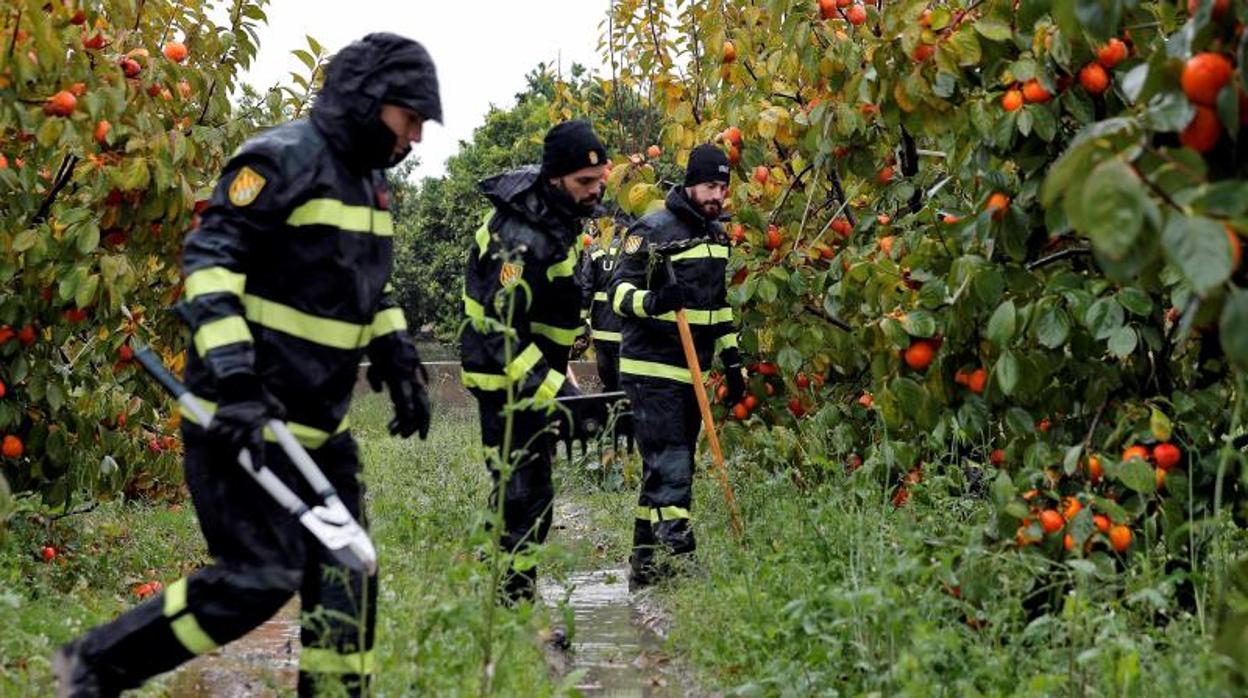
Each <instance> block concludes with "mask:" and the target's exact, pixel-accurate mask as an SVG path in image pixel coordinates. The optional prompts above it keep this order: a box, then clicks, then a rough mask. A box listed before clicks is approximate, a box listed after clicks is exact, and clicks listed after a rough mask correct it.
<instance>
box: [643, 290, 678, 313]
mask: <svg viewBox="0 0 1248 698" xmlns="http://www.w3.org/2000/svg"><path fill="white" fill-rule="evenodd" d="M683 307H685V292H684V290H682V289H681V287H680V284H672V283H669V284H664V285H663V286H662V287H661V288H658V289H656V290H654V291H651V292H650V293H648V294H646V313H648V314H649V315H652V316H653V315H662V314H664V313H670V312H672V311H674V310H679V309H680V308H683Z"/></svg>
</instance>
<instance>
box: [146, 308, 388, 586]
mask: <svg viewBox="0 0 1248 698" xmlns="http://www.w3.org/2000/svg"><path fill="white" fill-rule="evenodd" d="M126 315H127V316H129V313H128V312H127V313H126ZM130 344H131V348H132V349H134V358H135V360H136V361H138V362H139V365H141V366H142V367H143V369H144V370H145V371H147V373H148V375H150V376H151V377H152V378H154V379H156V382H158V383H160V385H161V387H163V388H164V389H165V390H166V391H168V392H169V394H170V395H172V396H173V397H174V398H175V399H176V400H177V401H178V403H179V404H180V405H182V407H183V408H184V409H186V411H187V412H189V413H190V414H191V416H192V417H194V418H195V421H196V422H198V423H199V424H200V425H201V426H203V427H204V428H207V427H208V424H209V422H211V421H212V416H211V415H210V414H208V411H207V410H206V409H204V406H203V405H201V404H200V403H199V400H198V399H197V398H196V397H195V396H194V395H192V394H191V392H190V391H189V390H187V389H186V386H185V385H183V384H182V383H181V382H180V381H179V380H178V379H177V378H175V377H174V375H173V374H172V373H171V372H170V371H169V369H168V368H165V365H164V363H162V362H161V360H160V357H159V356H157V355H156V353H155V352H153V351H152V350H151V349H150V348H149V347H147V346H146V345H144V344H143V343H142V342H140V341H138V340H137V339H132V340H131V342H130ZM266 426H267V427H268V429H269V431H271V432H273V435H274V436H275V437H277V442H278V443H279V444H280V445H281V447H282V450H283V451H285V452H286V455H287V456H288V457H289V458H290V460H291V462H293V463H294V464H295V468H296V469H297V470H298V471H299V473H300V474H301V475H302V476H303V477H304V479H305V480H307V481H308V484H309V485H311V486H312V490H313V491H314V492H316V495H317V497H319V498H320V499H321V500H322V502H324V503H323V504H318V505H312V506H310V505H308V504H307V503H306V502H304V501H303V499H301V498H300V497H299V495H297V494H295V493H294V492H293V491H292V490H291V489H290V488H289V487H287V486H286V483H284V482H282V481H281V479H280V478H278V476H277V474H276V473H274V472H273V471H272V470H270V469H269V468H267V467H265V466H264V465H261V466H260V467H255V466H254V465H253V463H252V461H251V453H250V452H248V451H247V450H246V449H243V450H241V451H239V453H238V464H239V466H241V467H242V468H243V470H245V471H247V474H248V475H250V476H251V477H252V479H254V480H255V481H256V483H257V484H259V485H260V487H261V488H262V489H263V490H264V491H265V492H267V493H268V494H269V496H271V497H273V499H274V500H276V501H277V503H278V504H279V505H281V507H282V508H283V509H285V510H286V511H288V512H290V515H291V516H294V517H295V518H297V519H299V523H300V524H302V525H303V527H304V528H306V529H307V530H308V531H309V532H310V533H311V534H312V535H313V536H315V537H316V539H317V540H319V541H320V542H321V544H322V545H324V546H325V549H326V550H328V551H329V554H330V555H331V556H332V557H333V558H334V559H335V560H336V561H337V562H338V563H339V564H342V565H344V566H346V567H349V568H351V569H353V570H356V571H358V572H363V573H365V574H369V575H371V574H373V573H374V572H376V571H377V549H376V548H374V547H373V541H372V540H371V539H370V538H369V537H368V533H367V532H365V530H364V529H363V527H361V526H360V524H359V523H358V522H357V521H356V520H355V517H353V516H351V512H349V511H347V507H346V505H345V504H343V503H342V500H341V499H340V498H339V497H338V492H337V491H336V490H335V489H334V486H333V485H332V484H330V482H329V480H328V479H326V477H325V474H324V473H322V472H321V469H320V468H318V467H317V466H316V463H315V462H314V461H313V460H312V457H311V456H309V455H308V452H307V451H306V450H304V448H303V446H302V445H301V444H300V443H299V442H298V441H296V440H295V437H294V435H293V434H291V433H290V429H289V428H287V426H286V423H285V422H282V421H281V420H278V419H271V420H269V423H268V424H267V425H266Z"/></svg>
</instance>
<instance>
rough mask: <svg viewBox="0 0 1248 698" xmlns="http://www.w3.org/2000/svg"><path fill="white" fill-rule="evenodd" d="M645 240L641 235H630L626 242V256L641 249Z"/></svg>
mask: <svg viewBox="0 0 1248 698" xmlns="http://www.w3.org/2000/svg"><path fill="white" fill-rule="evenodd" d="M643 242H645V240H644V239H643V238H642V237H641V236H640V235H629V236H628V239H626V240H625V241H624V254H633V253H634V252H636V251H637V250H640V249H641V243H643Z"/></svg>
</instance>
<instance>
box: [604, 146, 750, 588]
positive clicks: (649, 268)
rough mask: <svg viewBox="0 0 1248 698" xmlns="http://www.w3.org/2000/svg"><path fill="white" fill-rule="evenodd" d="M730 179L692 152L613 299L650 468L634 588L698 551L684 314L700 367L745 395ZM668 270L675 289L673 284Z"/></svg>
mask: <svg viewBox="0 0 1248 698" xmlns="http://www.w3.org/2000/svg"><path fill="white" fill-rule="evenodd" d="M729 172H730V168H729V166H728V158H727V157H725V156H724V154H723V152H721V151H720V150H719V149H718V148H716V147H715V146H712V145H700V146H698V147H697V148H694V150H693V152H692V153H691V154H690V155H689V164H688V167H687V168H686V170H685V181H684V186H681V187H677V188H675V189H673V190H672V192H671V193H670V194H669V195H668V197H667V201H666V205H665V206H664V208H663V209H662V210H659V211H656V212H654V213H651V214H649V215H646V216H643V217H642V218H641V219H640V220H638V221H637V223H636V224H634V225H633V227H632V228H630V229H629V233H628V236H627V237H626V238H625V239H624V247H623V250H622V255H621V257H620V262H619V264H618V265H617V266H616V270H615V276H614V277H613V279H612V283H611V289H610V291H609V292H608V295H609V296H610V298H611V303H612V307H613V308H614V309H615V312H616V313H618V314H619V315H621V316H622V317H623V322H622V325H623V342H622V343H621V345H620V383H621V385H622V387H623V388H624V391H625V392H626V393H628V398H629V402H630V403H631V405H632V410H633V424H634V427H635V432H636V435H637V448H638V450H639V451H640V452H641V458H642V480H641V496H640V497H639V498H638V502H637V513H636V516H635V517H634V521H633V554H632V557H631V559H630V566H631V572H630V577H629V581H630V584H631V585H632V586H634V587H639V586H645V585H648V584H651V583H653V582H654V581H655V580H656V579H657V578H658V577H659V576H660V570H661V569H663V567H664V566H661V565H658V564H656V561H655V552H656V550H657V549H663V550H665V551H666V552H668V553H671V554H672V555H684V554H687V553H692V552H693V550H694V547H695V543H694V537H693V528H692V526H691V524H690V513H689V507H690V505H691V503H692V501H693V456H694V451H695V449H696V446H697V441H698V430H699V428H700V426H701V414H700V412H699V410H698V403H697V399H696V398H695V396H694V391H693V377H692V375H691V374H690V371H689V366H688V364H687V363H686V361H685V354H684V349H683V348H682V347H681V343H680V335H679V333H678V331H677V326H676V310H678V309H680V308H684V309H686V316H687V317H688V320H689V325H690V329H691V330H692V332H693V341H694V346H695V348H696V350H697V354H698V364H699V365H700V366H703V367H705V366H708V365H709V364H710V362H711V359H712V358H713V355H714V354H718V355H719V358H720V361H721V362H722V363H723V365H724V374H725V376H726V379H727V386H728V402H729V404H732V403H735V402H737V401H738V400H740V399H741V396H742V394H743V393H744V392H745V379H744V377H743V376H742V374H741V354H740V352H739V351H738V349H737V331H736V327H735V325H734V324H733V318H732V308H731V307H730V306H729V305H728V302H727V283H726V281H727V279H726V274H725V270H726V268H727V264H728V252H729V248H728V238H727V236H726V235H725V234H724V229H723V228H722V227H721V226H720V224H719V222H718V218H719V214H720V212H721V211H722V210H723V205H724V197H725V196H726V195H727V193H728V177H729ZM652 245H653V246H657V247H660V248H666V251H665V252H662V254H664V255H665V256H666V257H667V259H666V260H655V259H652V258H651V251H650V248H651V246H652ZM666 261H670V263H671V265H672V268H673V270H674V272H675V277H676V280H675V283H672V282H671V281H669V279H668V276H667V271H666V268H665V262H666Z"/></svg>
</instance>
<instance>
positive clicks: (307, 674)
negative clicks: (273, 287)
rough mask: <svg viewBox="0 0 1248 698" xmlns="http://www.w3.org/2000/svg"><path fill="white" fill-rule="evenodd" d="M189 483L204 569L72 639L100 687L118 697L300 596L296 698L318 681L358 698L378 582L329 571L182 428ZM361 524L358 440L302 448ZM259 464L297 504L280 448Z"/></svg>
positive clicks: (311, 542) (298, 532) (292, 526)
mask: <svg viewBox="0 0 1248 698" xmlns="http://www.w3.org/2000/svg"><path fill="white" fill-rule="evenodd" d="M183 436H184V438H185V444H186V458H185V470H186V482H187V486H188V487H189V488H190V491H191V499H192V501H193V502H194V504H195V511H196V514H197V515H198V517H199V523H200V527H201V528H202V529H203V532H204V538H205V539H207V542H208V551H209V552H210V553H211V554H212V556H213V558H214V562H213V564H212V565H210V566H208V567H205V568H203V569H200V570H198V571H196V572H194V573H193V574H191V575H190V576H189V577H186V578H183V579H179V580H178V581H176V582H174V583H172V584H170V585H169V586H168V588H166V589H165V590H164V592H163V593H161V594H158V595H157V596H156V597H155V598H153V599H152V600H150V601H147V602H146V603H144V604H142V605H140V606H138V607H136V608H134V609H132V610H131V611H129V612H127V613H126V614H124V615H122V616H121V617H119V618H117V619H116V620H114V621H112V622H111V623H108V624H106V625H102V626H99V627H97V628H95V629H93V630H91V631H90V632H89V633H88V634H87V635H85V636H83V638H82V639H81V640H80V641H79V647H78V649H79V652H80V653H81V655H82V657H83V659H84V660H85V661H86V662H87V663H88V664H89V665H90V666H91V668H92V669H93V670H94V671H95V672H96V673H97V674H98V675H99V676H100V677H101V680H102V681H103V682H104V683H105V685H106V686H107V687H108V688H111V689H124V688H132V687H136V686H138V685H140V684H141V683H142V682H143V681H145V680H146V679H148V678H150V677H152V676H155V675H157V674H160V673H163V672H166V671H169V670H171V669H173V668H175V667H177V666H178V665H179V664H182V663H183V662H186V661H187V660H189V659H191V658H193V657H195V656H197V655H200V654H205V653H207V652H211V651H212V650H214V649H216V648H217V647H220V646H221V645H224V644H226V643H229V642H231V641H233V640H235V639H238V638H239V637H241V636H243V635H244V634H246V633H247V632H248V631H250V630H251V629H253V628H255V627H256V626H258V625H260V624H261V623H263V622H265V621H266V620H268V619H269V618H270V617H272V616H273V614H274V613H276V612H277V611H278V609H280V608H281V607H282V606H284V605H285V604H286V602H287V601H289V600H290V598H291V597H292V596H294V595H295V594H296V593H298V594H299V595H300V600H301V603H302V606H303V615H302V618H301V626H302V627H301V632H300V641H301V643H302V646H303V649H302V652H301V654H300V657H299V695H300V696H310V695H314V694H315V692H316V691H317V688H316V686H317V684H318V683H319V682H322V681H325V682H330V681H332V682H338V683H341V684H343V685H344V686H345V687H346V689H347V692H348V693H349V694H350V695H358V694H360V693H361V692H362V690H363V688H364V684H365V683H366V682H367V680H368V676H369V675H370V674H371V673H372V669H373V652H372V648H373V629H374V626H375V623H376V617H377V616H376V609H377V579H376V577H371V578H367V579H366V578H365V577H364V575H362V574H360V573H357V572H352V571H350V570H348V569H346V568H344V567H340V566H337V565H334V564H333V563H332V562H331V561H329V560H328V554H327V553H326V552H324V549H323V548H322V547H321V546H320V544H319V543H318V542H317V541H316V539H315V538H313V537H311V536H310V535H309V534H307V533H306V532H305V530H304V529H303V527H302V526H301V525H300V524H299V522H298V521H297V520H296V519H295V518H294V517H292V516H291V515H290V514H288V513H287V512H286V511H285V510H283V509H282V508H281V507H279V506H278V505H277V503H276V502H274V501H273V500H272V499H271V498H270V497H269V496H268V494H267V493H265V492H264V491H263V490H262V489H260V486H259V485H257V484H256V482H255V481H254V480H252V479H251V477H250V476H249V475H248V474H247V473H246V472H244V471H243V470H242V469H241V468H240V467H239V466H238V464H237V463H235V462H234V460H233V459H232V458H230V457H229V456H228V454H226V453H224V452H222V451H221V450H220V449H218V448H214V447H213V446H211V445H209V444H208V443H207V442H206V437H205V436H204V432H203V431H202V430H201V429H200V428H199V427H197V426H195V425H193V424H189V423H185V422H184V426H183ZM310 454H311V456H312V458H313V460H315V461H316V463H317V465H319V466H320V467H321V469H322V470H323V471H324V473H325V476H326V477H327V478H329V481H330V482H331V483H332V484H333V486H334V487H335V488H336V489H337V490H338V495H339V496H340V497H341V498H342V501H343V503H344V504H345V505H346V506H347V509H349V510H350V511H351V513H352V515H354V516H355V517H356V519H357V520H360V521H361V523H362V524H363V523H364V521H363V519H362V518H361V516H360V513H361V504H362V501H363V492H362V487H361V484H360V481H359V477H358V476H359V470H360V467H359V459H358V455H357V449H356V444H355V441H354V440H353V439H352V438H351V436H350V435H349V434H345V433H344V434H339V435H337V436H335V437H333V438H332V439H330V441H328V442H327V443H326V444H325V445H324V446H322V447H321V448H318V449H315V450H313V451H310ZM265 464H266V465H268V466H269V467H270V468H272V469H273V470H274V472H275V473H277V474H278V476H279V477H281V478H282V479H283V480H284V481H285V482H286V483H287V484H288V485H290V486H291V487H292V489H294V490H295V492H297V493H299V495H300V496H301V497H303V498H304V501H313V500H312V493H311V492H310V491H309V490H308V487H307V485H306V484H305V483H304V482H303V479H302V478H301V477H300V476H299V475H298V473H297V472H296V471H295V470H294V466H293V465H292V464H291V463H290V461H289V459H287V458H286V455H285V453H283V452H282V450H281V448H280V447H279V446H277V445H276V444H272V443H270V444H266V449H265Z"/></svg>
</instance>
